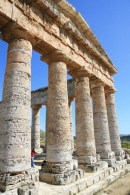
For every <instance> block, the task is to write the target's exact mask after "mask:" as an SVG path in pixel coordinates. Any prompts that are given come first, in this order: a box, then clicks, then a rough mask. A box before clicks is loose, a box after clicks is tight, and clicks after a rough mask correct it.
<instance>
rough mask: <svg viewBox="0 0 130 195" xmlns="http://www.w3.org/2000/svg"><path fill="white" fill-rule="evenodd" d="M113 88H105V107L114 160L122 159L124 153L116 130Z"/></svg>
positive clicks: (117, 129)
mask: <svg viewBox="0 0 130 195" xmlns="http://www.w3.org/2000/svg"><path fill="white" fill-rule="evenodd" d="M115 91H116V90H115V89H114V88H107V89H106V90H105V92H106V106H107V115H108V124H109V133H110V141H111V149H112V150H113V151H114V152H115V155H116V159H117V160H121V159H124V156H125V152H124V150H123V149H122V148H121V141H120V134H119V128H118V121H117V115H116V106H115V98H114V93H115Z"/></svg>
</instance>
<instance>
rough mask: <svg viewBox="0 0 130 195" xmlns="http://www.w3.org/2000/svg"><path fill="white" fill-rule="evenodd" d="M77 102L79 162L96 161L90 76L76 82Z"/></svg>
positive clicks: (79, 78) (77, 151) (80, 78)
mask: <svg viewBox="0 0 130 195" xmlns="http://www.w3.org/2000/svg"><path fill="white" fill-rule="evenodd" d="M75 90H76V94H75V103H76V154H77V156H78V162H79V164H80V163H82V164H85V163H86V164H89V165H92V164H94V163H95V162H96V147H95V138H94V127H93V116H92V107H91V103H90V89H89V78H88V77H83V76H80V77H78V78H76V84H75Z"/></svg>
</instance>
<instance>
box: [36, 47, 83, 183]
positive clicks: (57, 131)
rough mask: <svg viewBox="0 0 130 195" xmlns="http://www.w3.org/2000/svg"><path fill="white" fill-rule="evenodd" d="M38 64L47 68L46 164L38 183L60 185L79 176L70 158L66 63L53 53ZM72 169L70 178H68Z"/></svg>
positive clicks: (56, 53) (61, 55)
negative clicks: (47, 182)
mask: <svg viewBox="0 0 130 195" xmlns="http://www.w3.org/2000/svg"><path fill="white" fill-rule="evenodd" d="M42 60H44V61H45V62H47V63H48V64H49V85H48V100H47V163H46V167H45V166H43V167H42V169H41V171H40V179H41V180H44V181H49V182H52V183H53V184H60V185H61V184H66V183H68V182H72V181H74V180H75V179H76V174H78V175H79V173H78V171H76V169H77V161H73V160H72V155H71V139H70V117H69V109H68V91H67V76H66V70H67V66H66V64H67V63H68V62H69V60H68V58H67V57H66V56H65V55H64V53H63V52H62V51H60V50H55V51H53V52H52V53H50V54H48V55H47V57H43V58H42ZM73 169H74V171H73V177H71V171H72V170H73ZM47 172H48V173H47ZM50 172H51V173H52V174H50ZM59 174H60V177H59ZM66 177H68V178H69V181H67V180H66ZM79 177H80V176H79ZM50 178H51V179H50Z"/></svg>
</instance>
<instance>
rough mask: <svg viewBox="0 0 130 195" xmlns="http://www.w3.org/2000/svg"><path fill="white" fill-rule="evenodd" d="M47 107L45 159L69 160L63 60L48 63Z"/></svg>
mask: <svg viewBox="0 0 130 195" xmlns="http://www.w3.org/2000/svg"><path fill="white" fill-rule="evenodd" d="M47 108H48V110H47V112H48V113H47V117H48V119H47V121H49V122H48V123H47V161H49V162H64V161H70V160H71V141H70V122H69V110H68V92H67V80H66V64H65V63H63V62H54V63H53V62H52V63H51V64H50V65H49V87H48V101H47Z"/></svg>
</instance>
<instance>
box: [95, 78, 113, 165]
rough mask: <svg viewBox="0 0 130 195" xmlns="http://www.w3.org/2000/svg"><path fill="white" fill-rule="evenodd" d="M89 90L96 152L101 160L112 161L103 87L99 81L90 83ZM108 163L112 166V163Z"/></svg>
mask: <svg viewBox="0 0 130 195" xmlns="http://www.w3.org/2000/svg"><path fill="white" fill-rule="evenodd" d="M91 89H92V90H91V91H92V100H93V114H94V131H95V141H96V151H97V154H99V155H100V157H101V158H102V159H112V158H114V152H112V151H111V144H110V135H109V128H108V118H107V109H106V102H105V93H104V85H103V83H102V82H100V81H99V80H96V81H92V83H91ZM108 163H109V165H112V162H108ZM113 163H114V162H113Z"/></svg>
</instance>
